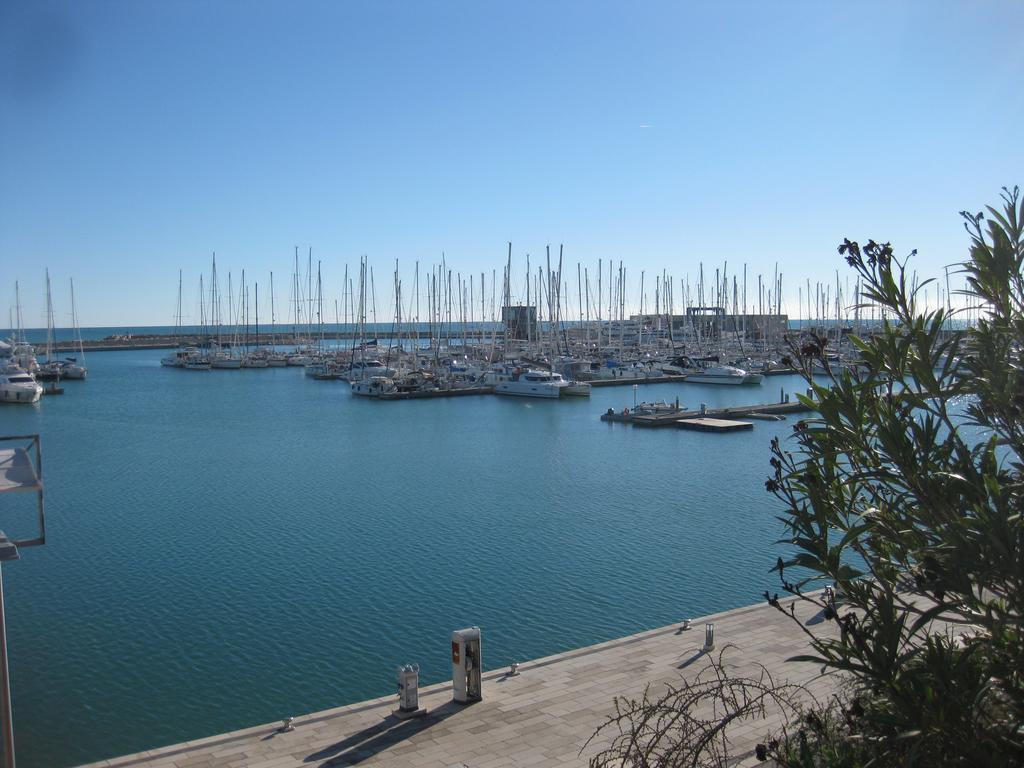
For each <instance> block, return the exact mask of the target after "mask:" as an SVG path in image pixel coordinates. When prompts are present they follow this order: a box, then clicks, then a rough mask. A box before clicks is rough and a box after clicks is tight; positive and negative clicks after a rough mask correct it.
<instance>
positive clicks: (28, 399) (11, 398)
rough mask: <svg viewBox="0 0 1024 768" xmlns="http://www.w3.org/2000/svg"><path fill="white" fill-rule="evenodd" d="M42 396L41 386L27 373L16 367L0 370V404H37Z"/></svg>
mask: <svg viewBox="0 0 1024 768" xmlns="http://www.w3.org/2000/svg"><path fill="white" fill-rule="evenodd" d="M42 396H43V385H42V384H40V383H39V382H38V381H36V380H35V379H34V378H33V377H32V375H31V374H29V372H28V371H26V370H25V369H24V368H21V367H19V366H17V365H8V366H6V367H5V368H2V369H0V402H4V403H37V402H39V398H40V397H42Z"/></svg>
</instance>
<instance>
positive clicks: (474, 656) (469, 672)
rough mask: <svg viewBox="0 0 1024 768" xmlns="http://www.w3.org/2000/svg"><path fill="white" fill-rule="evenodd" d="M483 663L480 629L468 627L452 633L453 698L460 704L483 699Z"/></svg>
mask: <svg viewBox="0 0 1024 768" xmlns="http://www.w3.org/2000/svg"><path fill="white" fill-rule="evenodd" d="M482 662H483V653H482V649H481V644H480V627H468V628H466V629H457V630H455V631H454V632H452V690H453V696H452V697H453V699H454V700H455V701H456V702H458V703H459V704H469V703H471V702H474V701H481V700H482V699H483V692H482V691H481V673H482V666H483V664H482Z"/></svg>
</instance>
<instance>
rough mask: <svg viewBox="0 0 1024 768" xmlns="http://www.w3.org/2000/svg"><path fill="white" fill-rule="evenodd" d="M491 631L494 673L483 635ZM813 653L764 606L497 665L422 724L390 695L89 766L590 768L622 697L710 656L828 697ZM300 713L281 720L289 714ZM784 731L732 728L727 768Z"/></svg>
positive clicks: (676, 677)
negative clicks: (470, 699) (805, 658)
mask: <svg viewBox="0 0 1024 768" xmlns="http://www.w3.org/2000/svg"><path fill="white" fill-rule="evenodd" d="M783 602H785V601H783ZM811 608H812V607H811V606H808V605H806V604H803V603H797V605H796V616H797V617H799V619H800V621H802V622H803V623H805V624H807V625H817V626H816V627H815V631H816V632H818V633H830V632H834V631H835V623H834V622H826V621H823V620H822V617H821V615H820V614H818V613H813V612H812V610H811ZM684 618H689V621H688V622H687V624H688V626H689V627H690V628H689V629H684V623H683V619H684ZM706 623H711V624H714V639H715V648H714V650H712V651H710V652H709V651H705V650H704V649H703V644H704V639H705V624H706ZM483 632H484V648H485V652H484V667H485V669H486V668H487V656H486V643H487V639H486V633H487V627H484V628H483ZM447 640H448V638H447V637H439V638H438V639H437V642H438V643H440V644H442V645H444V646H447ZM806 648H807V641H806V638H805V636H804V635H803V633H802V631H801V628H800V627H798V626H797V625H796V623H795V622H794V621H793V620H792V619H790V618H788V617H787V616H785V615H783V614H782V613H780V612H779V611H778V610H776V609H774V608H772V607H770V606H768V605H766V604H764V603H761V604H758V605H752V606H748V607H744V608H737V609H735V610H731V611H725V612H723V613H717V614H714V615H711V616H704V617H701V618H695V617H694V618H691V617H687V616H686V615H685V614H683V615H681V617H680V621H679V622H677V623H675V624H672V625H669V626H666V627H662V628H660V629H654V630H651V631H648V632H641V633H639V634H636V635H632V636H629V637H623V638H620V639H617V640H612V641H609V642H606V643H600V644H598V645H593V646H590V647H588V648H581V649H578V650H573V651H568V652H566V653H560V654H556V655H554V656H548V657H546V658H541V659H535V660H533V661H526V662H524V663H522V664H520V665H519V668H518V674H516V675H512V674H510V672H511V670H510V669H508V668H503V669H493V668H492V669H490V670H488V671H486V672H485V673H484V675H483V685H482V695H483V700H482V701H480V702H477V703H475V704H469V705H463V704H456V703H454V702H453V701H452V684H451V682H445V683H439V684H436V685H430V686H425V687H422V688H420V694H419V705H420V706H421V707H423V708H425V709H426V714H425V716H423V717H418V718H410V719H402V718H399V717H397V716H396V715H395V714H394V711H395V710H396V709H397V706H398V697H397V696H394V695H391V696H385V697H382V698H379V699H373V700H371V701H364V702H360V703H358V704H350V705H348V706H343V707H338V708H336V709H330V710H327V711H323V712H317V713H313V714H308V715H302V716H299V717H295V718H294V719H293V720H292V721H291V723H290V726H291V730H288V731H286V730H284V729H283V728H282V723H279V722H275V723H269V724H266V725H260V726H256V727H253V728H246V729H243V730H239V731H235V732H233V733H226V734H220V735H215V736H210V737H208V738H203V739H198V740H194V741H188V742H184V743H182V744H177V745H173V746H166V747H162V748H158V749H151V750H148V751H145V752H139V753H137V754H134V755H127V756H124V757H120V758H116V759H111V760H102V761H100V762H97V763H92V764H91V765H90V766H88V768H308V766H321V767H323V766H343V765H357V764H358V765H366V766H388V767H391V768H442V766H443V767H444V768H448V766H458V767H459V768H461V767H462V766H468V767H469V768H506V767H513V766H522V767H523V768H527V767H528V766H560V767H561V768H569V767H570V766H574V767H579V768H582V767H583V766H586V765H587V764H588V761H589V759H590V758H591V757H592V756H594V755H595V754H596V753H597V752H598V751H600V749H601V748H603V747H604V746H606V745H607V744H608V741H609V739H610V738H611V736H612V734H611V733H610V732H608V733H603V734H601V735H600V736H599V737H597V738H596V739H594V741H593V742H591V743H589V744H588V740H589V739H590V738H591V736H592V735H593V733H594V731H595V730H596V729H597V728H598V726H600V725H601V724H602V723H603V722H605V720H606V719H607V718H608V716H609V715H611V714H613V713H614V704H613V699H614V698H615V697H616V696H620V697H621V696H626V697H630V698H639V697H641V696H643V694H644V690H645V688H646V686H647V685H648V684H650V686H651V689H650V690H651V695H652V696H657V695H659V694H660V693H661V692H663V691H664V686H665V685H666V684H671V685H676V686H678V685H679V684H680V681H681V679H682V678H685V679H690V680H692V679H693V678H694V677H695V676H696V675H697V674H698V673H699V672H700V671H701V670H703V669H706V668H707V666H708V663H709V656H710V655H711V654H714V655H715V656H716V658H717V654H718V653H720V652H723V653H724V660H725V663H726V665H727V666H728V667H729V670H730V672H732V673H734V674H742V675H749V676H757V675H758V673H759V670H760V667H759V666H758V665H763V666H764V667H765V668H766V669H767V670H768V671H769V672H770V673H771V674H772V675H773V676H774V677H775V680H776V682H782V681H786V680H788V681H790V682H793V683H802V684H805V685H806V687H807V690H808V691H809V692H810V694H813V695H814V696H815V697H816V698H818V699H819V700H824V699H825V698H827V696H828V695H829V694H830V693H831V692H832V691H833V690H834V684H835V678H834V677H832V676H822V675H821V673H820V667H819V666H818V665H817V664H809V663H806V662H799V663H798V662H787V661H786V659H787V658H789V657H791V656H794V655H796V654H798V653H801V652H804V651H805V650H806ZM395 661H396V663H397V662H399V661H405V660H402V659H396V660H395ZM344 673H345V670H343V669H339V670H337V674H339V675H343V674H344ZM318 674H322V673H321V672H318ZM325 684H327V683H325ZM292 714H295V713H289V712H282V713H281V717H282V719H284V718H285V717H287V716H289V715H292ZM707 714H708V716H710V712H708V713H707ZM780 725H781V723H780V721H779V719H778V715H777V714H775V713H771V712H769V714H768V717H767V719H765V720H757V721H740V722H737V723H735V724H734V726H733V727H732V728H731V729H730V731H728V733H729V736H730V742H731V746H730V756H731V758H732V759H731V760H730V763H729V764H730V765H740V766H755V765H760V764H761V763H758V761H757V758H756V757H755V755H754V748H755V746H756V745H757V744H758V743H759V742H761V741H763V739H764V738H765V736H766V735H768V733H769V732H770V731H773V730H776V729H777V728H778V727H779V726H780Z"/></svg>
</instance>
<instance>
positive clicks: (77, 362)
mask: <svg viewBox="0 0 1024 768" xmlns="http://www.w3.org/2000/svg"><path fill="white" fill-rule="evenodd" d="M71 327H72V328H73V333H74V340H75V341H77V342H78V357H66V358H64V359H63V360H62V361H61V375H62V376H63V377H64V378H65V379H84V378H85V377H86V376H87V375H88V374H89V369H88V368H86V367H85V347H84V346H83V344H82V329H81V328H80V327H79V325H78V310H77V308H76V307H75V281H74V280H72V281H71Z"/></svg>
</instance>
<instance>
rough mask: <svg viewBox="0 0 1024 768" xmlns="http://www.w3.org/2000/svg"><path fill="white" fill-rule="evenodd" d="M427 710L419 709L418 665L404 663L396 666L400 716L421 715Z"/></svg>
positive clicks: (398, 712) (396, 713)
mask: <svg viewBox="0 0 1024 768" xmlns="http://www.w3.org/2000/svg"><path fill="white" fill-rule="evenodd" d="M426 713H427V711H426V710H425V709H420V665H419V664H406V665H405V666H404V667H399V668H398V709H397V710H396V711H395V715H397V716H398V717H400V718H407V717H421V716H423V715H425V714H426Z"/></svg>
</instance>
